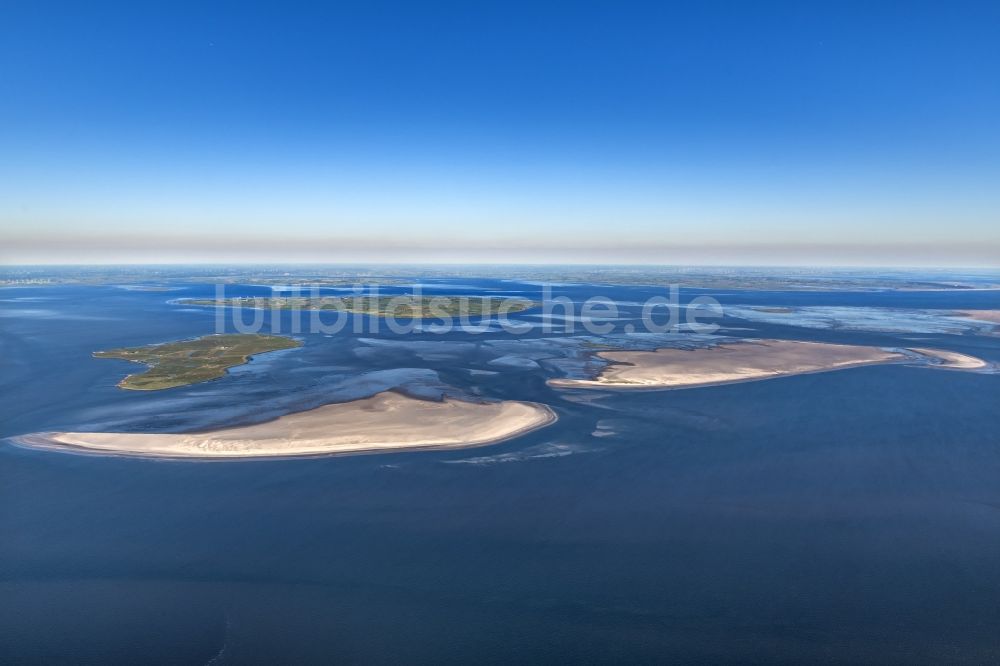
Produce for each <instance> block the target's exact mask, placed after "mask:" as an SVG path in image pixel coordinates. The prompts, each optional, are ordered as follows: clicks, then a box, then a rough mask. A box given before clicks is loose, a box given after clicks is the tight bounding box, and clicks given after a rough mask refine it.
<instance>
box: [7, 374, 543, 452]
mask: <svg viewBox="0 0 1000 666" xmlns="http://www.w3.org/2000/svg"><path fill="white" fill-rule="evenodd" d="M557 418H558V417H557V416H556V413H555V412H554V411H553V410H552V409H551V408H550V407H548V406H547V405H543V404H540V403H535V402H520V401H514V400H508V401H503V402H484V403H478V402H466V401H462V400H455V399H450V398H445V399H444V400H442V401H440V402H433V401H428V400H419V399H416V398H410V397H408V396H404V395H402V394H399V393H396V392H392V391H384V392H382V393H378V394H376V395H374V396H372V397H370V398H364V399H361V400H354V401H351V402H344V403H334V404H330V405H323V406H321V407H317V408H315V409H310V410H307V411H303V412H295V413H292V414H286V415H284V416H281V417H278V418H277V419H275V420H273V421H268V422H266V423H259V424H254V425H249V426H239V427H233V428H220V429H217V430H211V431H206V432H197V433H116V432H97V433H84V432H50V433H33V434H29V435H21V436H17V437H12V438H10V440H11V441H12V442H13V443H14V444H15V445H19V446H24V447H28V448H36V449H48V450H59V451H65V452H75V453H89V454H104V455H123V456H137V457H149V458H174V459H192V460H193V459H199V460H236V459H262V458H293V457H302V456H329V455H347V454H361V453H378V452H386V453H389V452H398V451H408V450H409V451H417V450H446V449H459V448H469V447H475V446H486V445H489V444H496V443H499V442H502V441H506V440H509V439H512V438H514V437H518V436H520V435H524V434H527V433H529V432H532V431H534V430H538V429H540V428H543V427H545V426H548V425H551V424H552V423H554V422H555V421H556V420H557Z"/></svg>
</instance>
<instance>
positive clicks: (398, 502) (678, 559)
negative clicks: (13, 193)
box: [0, 280, 1000, 664]
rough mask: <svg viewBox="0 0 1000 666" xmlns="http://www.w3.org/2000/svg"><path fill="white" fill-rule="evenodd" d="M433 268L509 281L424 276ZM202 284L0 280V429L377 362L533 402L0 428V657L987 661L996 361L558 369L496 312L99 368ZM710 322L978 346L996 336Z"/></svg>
mask: <svg viewBox="0 0 1000 666" xmlns="http://www.w3.org/2000/svg"><path fill="white" fill-rule="evenodd" d="M439 284H441V283H439ZM425 287H427V285H425ZM460 288H461V289H466V290H468V289H471V290H472V292H470V293H478V292H476V291H475V290H477V289H481V290H490V289H492V290H495V292H496V293H504V294H510V293H515V294H524V295H527V296H537V291H538V287H534V286H531V285H525V284H516V283H510V282H486V281H484V282H471V283H470V281H468V280H463V281H462V285H458V284H457V282H456V283H455V286H451V287H449V286H448V284H447V283H443V284H441V286H440V289H441V291H440V293H454V292H455V291H456V290H461V289H460ZM429 289H430V290H431V291H433V289H434V287H433V285H431V286H430V288H429ZM557 292H558V294H562V295H567V296H569V297H570V298H573V299H583V298H587V297H589V296H593V295H595V294H603V295H607V296H610V297H611V298H614V299H617V300H621V301H624V302H637V301H642V300H644V299H645V298H647V297H649V296H652V295H655V294H657V293H659V292H658V290H656V289H653V288H612V287H583V286H567V287H560V288H559V289H558V290H557ZM230 293H232V294H248V295H250V294H260V295H266V294H268V293H269V290H268V289H266V288H257V287H238V288H232V289H230ZM484 293H486V292H484ZM701 293H709V294H712V295H714V296H715V297H717V298H718V299H719V300H720V301H722V303H723V304H724V305H725V304H727V303H731V304H753V305H768V306H798V305H837V306H885V307H906V308H952V307H974V308H995V309H1000V292H977V293H968V292H949V293H943V292H939V293H931V292H896V293H889V292H887V293H867V294H861V293H803V292H767V293H764V292H756V293H739V292H697V291H691V292H685V295H684V298H685V299H686V298H688V297H690V296H692V295H697V294H701ZM213 294H214V287H213V286H212V285H193V286H189V287H184V288H181V289H179V290H178V291H172V292H148V291H131V290H125V289H121V288H116V287H38V288H20V289H4V290H0V398H2V399H0V438H5V437H10V436H13V435H18V434H23V433H28V432H35V431H43V430H65V429H82V430H86V429H95V430H96V429H124V430H132V431H136V432H140V431H143V430H164V429H165V430H184V429H188V428H195V427H210V426H213V425H223V424H232V423H243V422H252V421H255V420H262V419H266V418H270V417H273V416H277V415H279V414H281V413H285V412H288V411H294V410H296V409H304V408H308V407H311V406H315V405H318V404H323V403H324V402H329V401H331V400H341V399H350V398H351V397H356V396H357V395H358V394H364V393H370V392H371V391H372V390H378V388H380V387H390V386H393V385H400V384H405V385H407V386H409V388H410V390H412V391H413V392H415V393H417V394H422V392H423V393H426V394H428V395H434V394H435V392H440V391H442V390H445V391H449V390H450V391H457V392H459V394H462V395H469V396H484V397H494V398H510V399H523V400H537V401H540V402H544V403H547V404H549V405H551V406H552V407H553V408H554V409H555V410H556V411H557V412H558V414H559V416H560V420H559V422H558V423H557V424H556V425H555V426H553V427H550V428H547V429H544V430H541V431H538V432H535V433H531V434H529V435H527V436H525V437H522V438H519V439H516V440H513V441H510V442H506V443H503V444H499V445H495V446H490V447H482V448H475V449H467V450H460V451H448V452H421V453H399V454H388V455H363V456H354V457H334V458H312V459H300V460H274V461H252V462H251V461H243V462H176V461H154V460H141V459H127V458H115V457H96V456H83V455H70V454H62V453H54V452H43V451H35V450H29V449H24V448H19V447H16V446H14V445H12V444H10V443H9V442H4V441H0V662H3V663H42V662H45V663H60V662H63V663H94V664H107V663H132V664H136V663H177V664H208V663H212V664H227V663H255V662H273V663H288V664H305V663H352V662H364V663H401V662H426V663H430V662H433V663H482V662H486V663H510V662H518V661H520V662H532V661H541V660H550V661H570V660H572V661H578V662H610V661H626V660H631V661H646V662H658V663H670V662H678V663H719V662H749V663H752V662H765V661H767V662H776V661H777V662H785V663H803V662H859V663H927V664H938V663H943V662H964V663H994V662H997V661H1000V375H988V374H976V373H966V372H951V371H939V370H929V369H926V368H918V367H904V366H882V367H869V368H859V369H852V370H846V371H841V372H832V373H823V374H812V375H802V376H797V377H789V378H783V379H777V380H770V381H762V382H754V383H745V384H737V385H729V386H718V387H711V388H700V389H690V390H682V391H666V392H643V393H627V394H613V393H605V392H601V393H598V394H586V393H582V392H581V393H577V394H570V393H562V392H559V391H556V390H553V389H551V388H548V387H547V386H546V385H545V378H546V377H547V376H551V372H550V368H546V366H545V364H544V362H543V363H541V366H542V367H540V368H539V367H532V366H531V364H525V365H523V366H521V367H510V366H503V367H499V366H496V365H490V364H489V360H490V359H492V358H494V357H496V356H497V354H496V353H493V354H492V355H488V354H486V352H485V351H484V347H483V343H484V342H491V341H492V342H495V341H502V340H504V339H513V338H514V337H515V336H511V335H510V334H507V333H503V332H491V333H487V334H483V335H472V334H467V333H460V332H456V333H450V334H448V335H443V336H442V335H433V334H424V335H408V336H394V335H392V334H388V333H380V334H378V335H373V334H369V333H364V334H361V335H358V334H355V333H352V332H351V331H350V329H349V328H348V329H347V330H345V331H342V332H340V333H337V334H335V335H333V336H331V337H328V336H324V335H321V334H308V333H302V334H301V337H302V339H303V340H304V342H305V346H304V347H303V348H302V349H298V350H290V351H287V352H279V353H276V354H271V355H264V356H261V357H260V358H257V359H254V360H253V361H252V362H251V363H250V364H248V365H247V366H244V367H242V368H238V369H235V370H234V371H233V372H232V373H231V374H230V375H229V376H228V377H226V378H224V379H222V380H219V381H215V382H209V383H205V384H201V385H197V386H191V387H185V388H180V389H173V390H169V391H163V392H156V393H149V394H145V393H141V392H127V391H122V390H120V389H118V388H116V386H115V383H116V382H117V381H118V380H119V379H121V377H123V376H124V375H125V374H126V373H127V372H129V371H131V370H134V369H135V366H131V365H130V364H128V363H126V362H123V361H110V360H99V359H93V358H92V357H91V352H92V351H94V350H98V349H107V348H112V347H118V346H126V345H138V344H148V343H153V342H161V341H165V340H173V339H179V338H184V337H190V336H196V335H203V334H206V333H211V332H213V331H214V325H215V319H214V313H213V311H212V310H208V309H197V308H185V307H182V306H178V305H172V304H170V303H169V302H168V301H170V300H171V299H176V298H182V297H192V296H203V297H211V296H212V295H213ZM682 300H683V299H682ZM526 320H527V319H526ZM624 321H625V319H624V315H623V320H622V322H618V326H622V325H624ZM724 323H725V324H726V325H727V326H729V327H731V329H737V328H738V329H740V330H738V331H737V330H729V331H728V334H730V335H741V336H747V337H779V338H789V339H801V340H823V341H830V342H844V343H855V344H875V345H888V346H906V345H912V346H922V347H938V348H942V349H950V350H954V351H959V352H963V353H968V354H972V355H975V356H979V357H981V358H984V359H987V360H991V361H1000V337H987V336H971V335H943V334H916V333H914V334H887V333H862V332H852V331H847V330H837V329H833V330H823V329H805V328H796V327H792V326H774V325H764V324H751V323H748V322H745V321H738V320H725V321H724ZM282 324H283V326H285V332H287V324H288V322H282ZM579 332H580V333H582V331H579ZM522 337H531V336H522ZM536 337H537V336H536ZM360 338H365V339H366V340H362V339H360ZM368 339H374V340H383V341H391V342H392V343H391V344H382V345H379V344H378V343H377V342H372V341H371V340H368ZM420 341H423V342H442V341H447V342H449V344H448V345H444V346H439V347H435V348H433V349H431V348H428V347H426V346H423V347H421V346H420V345H417V346H413V345H412V344H411V343H412V342H420ZM526 347H530V345H526ZM428 349H430V351H428ZM525 353H526V356H525V358H530V357H531V354H530V353H528V352H525ZM514 355H515V356H516V355H517V354H516V353H514ZM535 356H536V357H537V354H536V355H535ZM470 370H479V371H480V372H469V371H470ZM483 370H486V371H492V372H497V373H498V374H484V373H483V372H482V371H483ZM363 372H368V373H371V374H369V375H367V376H366V377H365V378H364V380H363V381H360V382H359V381H357V380H358V377H359V374H360V373H363ZM448 387H451V388H450V389H449V388H448Z"/></svg>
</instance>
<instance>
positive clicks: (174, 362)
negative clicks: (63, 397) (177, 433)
mask: <svg viewBox="0 0 1000 666" xmlns="http://www.w3.org/2000/svg"><path fill="white" fill-rule="evenodd" d="M301 346H302V343H301V342H299V341H298V340H295V339H293V338H288V337H285V336H281V335H251V334H248V335H241V334H233V335H206V336H204V337H200V338H195V339H193V340H179V341H177V342H165V343H162V344H157V345H148V346H145V347H123V348H120V349H109V350H107V351H97V352H94V357H95V358H117V359H122V360H125V361H133V362H135V363H143V364H145V365H148V366H149V369H148V370H146V371H145V372H138V373H135V374H132V375H128V376H127V377H125V379H123V380H121V381H120V382H118V386H119V387H120V388H123V389H129V390H133V391H156V390H160V389H168V388H174V387H177V386H187V385H188V384H196V383H198V382H207V381H209V380H211V379H218V378H219V377H222V376H224V375H225V374H226V370H228V369H229V368H232V367H235V366H238V365H243V364H244V363H246V362H247V361H249V360H250V357H252V356H253V355H255V354H263V353H265V352H270V351H277V350H279V349H292V348H293V347H301Z"/></svg>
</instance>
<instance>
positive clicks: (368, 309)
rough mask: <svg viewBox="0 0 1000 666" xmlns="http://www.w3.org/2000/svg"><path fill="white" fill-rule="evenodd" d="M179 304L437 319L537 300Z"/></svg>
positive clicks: (258, 299) (275, 299) (252, 299)
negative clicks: (326, 311)
mask: <svg viewBox="0 0 1000 666" xmlns="http://www.w3.org/2000/svg"><path fill="white" fill-rule="evenodd" d="M177 303H178V304H180V305H196V306H202V307H219V306H221V307H234V308H255V309H263V310H271V309H273V310H328V311H339V312H344V313H348V314H361V315H369V316H373V317H389V316H392V317H400V318H404V319H438V318H442V317H455V316H459V315H468V316H472V317H487V316H492V315H496V314H512V313H515V312H521V311H523V310H527V309H529V308H532V307H535V306H537V305H538V304H537V303H534V302H532V301H530V300H527V299H505V298H499V297H491V296H482V297H480V296H413V295H408V294H401V295H395V296H270V297H265V296H244V297H238V298H222V299H208V298H184V299H180V300H178V301H177Z"/></svg>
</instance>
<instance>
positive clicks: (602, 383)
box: [549, 340, 906, 389]
mask: <svg viewBox="0 0 1000 666" xmlns="http://www.w3.org/2000/svg"><path fill="white" fill-rule="evenodd" d="M597 355H598V356H599V357H601V358H603V359H605V360H608V361H611V362H612V363H613V365H609V366H607V367H606V368H605V369H604V370H603V371H602V372H601V373H600V375H598V376H597V377H595V378H594V379H568V378H564V379H551V380H549V384H550V385H551V386H555V387H560V388H616V389H652V388H687V387H693V386H708V385H714V384H729V383H733V382H745V381H753V380H758V379H770V378H773V377H783V376H787V375H798V374H804V373H811V372H823V371H828V370H840V369H844V368H852V367H856V366H861V365H872V364H877V363H889V362H896V361H903V360H905V359H906V357H905V356H904V355H903V354H900V353H898V352H893V351H887V350H884V349H880V348H878V347H864V346H857V345H835V344H828V343H821V342H797V341H791V340H754V341H746V342H735V343H727V344H721V345H717V346H715V347H706V348H703V349H693V350H689V349H673V348H666V349H658V350H656V351H608V352H600V353H598V354H597Z"/></svg>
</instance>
